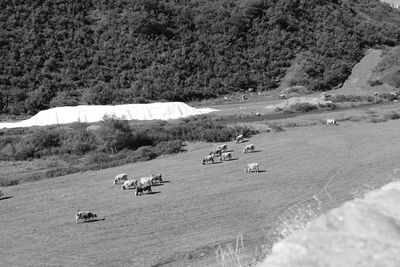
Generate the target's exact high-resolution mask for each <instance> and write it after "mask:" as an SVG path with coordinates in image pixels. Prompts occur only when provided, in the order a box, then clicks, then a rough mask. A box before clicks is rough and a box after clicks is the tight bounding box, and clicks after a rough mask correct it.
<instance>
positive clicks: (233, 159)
mask: <svg viewBox="0 0 400 267" xmlns="http://www.w3.org/2000/svg"><path fill="white" fill-rule="evenodd" d="M235 160H239V158H232V159H230V160H224V161H221V162H229V161H235Z"/></svg>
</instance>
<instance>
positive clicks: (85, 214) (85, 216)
mask: <svg viewBox="0 0 400 267" xmlns="http://www.w3.org/2000/svg"><path fill="white" fill-rule="evenodd" d="M94 218H97V214H96V213H94V212H91V211H79V210H78V211H77V212H76V214H75V223H78V220H85V222H86V221H87V220H89V221H90V220H92V219H94Z"/></svg>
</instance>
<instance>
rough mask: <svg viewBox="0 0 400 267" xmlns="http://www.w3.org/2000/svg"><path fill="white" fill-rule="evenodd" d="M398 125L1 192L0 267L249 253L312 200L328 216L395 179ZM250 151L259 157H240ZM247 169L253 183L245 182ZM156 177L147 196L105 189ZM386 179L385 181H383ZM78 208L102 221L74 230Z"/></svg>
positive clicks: (288, 134) (206, 147) (184, 156)
mask: <svg viewBox="0 0 400 267" xmlns="http://www.w3.org/2000/svg"><path fill="white" fill-rule="evenodd" d="M399 127H400V121H399V120H393V121H388V122H384V123H379V124H376V123H375V124H374V123H367V122H342V123H341V124H340V125H338V126H336V127H327V126H325V125H317V126H312V127H299V128H290V129H287V130H286V131H284V132H280V133H273V132H271V133H263V134H260V135H257V136H255V137H253V138H252V139H251V140H249V141H248V142H246V143H242V144H234V143H233V142H230V143H228V148H229V149H230V150H232V153H233V156H234V160H232V161H230V162H223V163H216V164H210V165H205V166H204V165H202V164H201V159H202V157H203V156H204V155H206V154H208V152H209V151H210V150H211V149H212V148H213V147H214V146H215V144H205V143H195V144H189V145H188V147H187V149H188V152H185V153H181V154H177V155H172V156H167V157H164V158H161V159H156V160H153V161H149V162H139V163H135V164H129V165H124V166H120V167H117V168H110V169H105V170H99V171H88V172H84V173H77V174H73V175H67V176H63V177H58V178H54V179H50V180H42V181H38V182H34V183H26V184H21V185H17V186H12V187H7V188H5V189H3V192H4V193H5V195H6V196H7V197H8V198H5V199H2V200H1V201H0V214H1V217H0V225H1V228H0V240H1V242H0V251H1V254H2V255H1V257H0V265H1V266H39V265H40V266H82V265H84V266H209V265H218V263H217V261H216V257H215V251H216V249H217V248H218V245H221V246H224V245H226V244H229V243H234V242H235V240H236V238H237V236H239V235H242V236H243V240H244V246H245V247H247V248H249V250H251V249H253V248H255V247H257V246H258V245H259V243H260V242H268V240H273V238H274V237H273V236H272V232H273V230H274V227H276V226H277V225H278V224H279V222H280V218H282V216H284V214H285V213H288V212H290V210H292V209H293V207H301V206H304V205H306V204H308V203H311V202H313V201H315V200H314V198H313V197H314V196H317V197H318V199H320V200H322V201H323V209H328V208H331V207H334V206H337V205H339V204H341V203H343V202H344V201H346V200H349V199H351V198H353V197H354V194H356V193H357V192H360V191H361V190H365V188H367V187H374V186H380V185H382V184H384V183H386V182H388V181H389V180H391V179H392V174H393V170H394V169H396V168H397V167H398V165H399V164H398V158H399V156H400V152H399V151H400V141H399V137H398V129H399ZM250 143H253V144H255V146H256V148H257V152H255V153H250V154H246V155H243V154H242V152H241V151H242V148H243V147H244V145H246V144H250ZM248 162H259V163H260V166H261V170H262V171H261V172H260V173H253V174H246V173H245V172H244V168H245V165H246V164H247V163H248ZM121 172H126V173H128V175H129V177H131V178H133V177H139V176H142V175H149V174H151V173H154V172H161V173H162V174H163V176H164V179H165V180H166V181H167V182H166V183H164V184H163V185H160V186H155V187H154V188H153V191H154V194H151V195H143V196H141V197H136V196H135V195H134V192H133V191H122V190H120V188H119V187H113V186H112V178H113V177H114V176H115V174H117V173H121ZM382 177H383V178H382ZM78 208H81V209H88V210H91V211H94V212H96V213H97V214H98V215H99V218H98V219H99V220H97V221H94V222H91V223H81V224H75V222H74V213H75V212H76V210H77V209H78Z"/></svg>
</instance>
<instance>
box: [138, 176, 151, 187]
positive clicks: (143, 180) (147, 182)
mask: <svg viewBox="0 0 400 267" xmlns="http://www.w3.org/2000/svg"><path fill="white" fill-rule="evenodd" d="M152 179H153V176H147V177H141V178H140V180H139V185H141V186H143V187H145V186H149V185H152Z"/></svg>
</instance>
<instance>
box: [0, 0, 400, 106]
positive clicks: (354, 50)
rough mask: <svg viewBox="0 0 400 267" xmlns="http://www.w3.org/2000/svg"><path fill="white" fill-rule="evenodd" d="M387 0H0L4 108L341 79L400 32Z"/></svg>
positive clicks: (399, 15) (319, 86) (326, 84)
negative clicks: (289, 74)
mask: <svg viewBox="0 0 400 267" xmlns="http://www.w3.org/2000/svg"><path fill="white" fill-rule="evenodd" d="M399 24H400V11H397V10H395V9H393V8H390V7H389V6H388V5H386V4H383V3H381V2H380V1H378V0H367V1H355V0H348V1H346V0H336V1H327V0H324V1H320V0H318V1H317V0H312V1H295V0H289V1H287V0H273V1H263V0H248V1H228V0H218V1H213V2H212V3H210V2H209V1H205V0H199V1H190V2H189V1H158V0H136V1H127V0H112V1H100V0H88V1H78V0H60V1H26V2H25V1H17V2H13V1H12V2H10V1H3V2H1V3H0V26H1V29H2V30H1V31H0V40H1V41H0V63H1V64H0V112H1V113H5V114H21V113H30V114H32V113H35V112H37V111H39V110H43V109H47V108H49V107H56V106H64V105H77V104H125V103H134V102H145V101H147V100H158V99H166V100H175V101H186V100H193V99H203V98H207V97H214V96H216V95H219V94H224V93H229V92H234V91H240V90H246V89H247V88H249V87H254V88H257V89H258V90H269V89H271V88H275V87H276V86H277V85H278V84H279V81H280V79H281V77H282V76H283V75H284V74H285V71H286V69H287V68H288V67H289V66H291V64H292V60H293V59H294V58H295V57H296V56H298V55H301V58H302V72H301V73H300V74H299V75H298V78H296V79H294V80H293V81H291V83H292V84H302V85H306V86H307V87H309V88H310V89H311V90H326V89H329V88H332V87H334V86H336V85H338V84H340V83H341V82H342V81H343V80H344V79H345V78H346V77H347V76H348V75H349V73H350V68H351V66H352V65H353V63H354V62H356V61H357V60H359V59H360V58H361V56H362V54H363V51H364V49H365V48H367V47H371V46H375V45H394V44H397V43H399V40H400V29H399V28H398V25H399Z"/></svg>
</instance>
